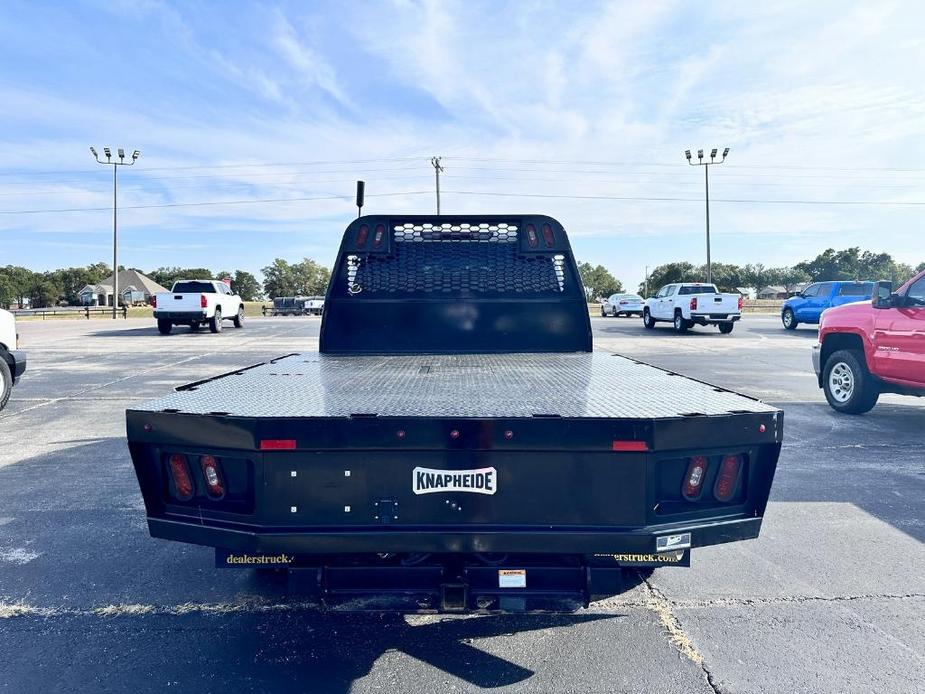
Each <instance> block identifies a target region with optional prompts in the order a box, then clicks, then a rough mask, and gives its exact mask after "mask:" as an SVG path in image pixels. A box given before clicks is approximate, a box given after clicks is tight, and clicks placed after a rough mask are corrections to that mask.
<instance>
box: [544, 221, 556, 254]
mask: <svg viewBox="0 0 925 694" xmlns="http://www.w3.org/2000/svg"><path fill="white" fill-rule="evenodd" d="M543 241H544V242H545V243H546V247H547V248H552V246H553V244H554V243H555V242H556V237H555V236H553V235H552V227H551V226H549V225H548V224H544V225H543Z"/></svg>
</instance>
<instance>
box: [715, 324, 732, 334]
mask: <svg viewBox="0 0 925 694" xmlns="http://www.w3.org/2000/svg"><path fill="white" fill-rule="evenodd" d="M734 327H735V323H720V324H719V331H720V332H721V333H722V334H723V335H728V334H729V333H731V332H732V329H733V328H734Z"/></svg>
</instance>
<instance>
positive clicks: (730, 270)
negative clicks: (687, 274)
mask: <svg viewBox="0 0 925 694" xmlns="http://www.w3.org/2000/svg"><path fill="white" fill-rule="evenodd" d="M697 274H698V275H699V276H700V277H703V278H704V279H703V280H702V281H704V282H706V277H707V266H706V265H703V266H701V267H699V268H697ZM744 278H745V272H744V271H743V270H742V268H740V267H739V266H738V265H731V264H729V263H713V284H715V285H716V288H717V289H719V290H720V291H721V292H735V291H738V289H739V287H744V286H745V280H744ZM693 281H695V282H696V281H698V280H693Z"/></svg>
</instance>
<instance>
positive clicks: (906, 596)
mask: <svg viewBox="0 0 925 694" xmlns="http://www.w3.org/2000/svg"><path fill="white" fill-rule="evenodd" d="M921 598H925V593H862V594H859V595H782V596H779V597H776V598H715V599H713V600H670V599H669V603H670V604H671V606H672V607H680V608H682V609H695V608H703V607H748V606H751V605H785V604H794V603H795V604H802V603H814V602H853V601H856V600H916V599H921Z"/></svg>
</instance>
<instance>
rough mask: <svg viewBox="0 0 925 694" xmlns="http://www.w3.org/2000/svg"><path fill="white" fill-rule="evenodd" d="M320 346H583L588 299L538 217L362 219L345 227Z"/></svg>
mask: <svg viewBox="0 0 925 694" xmlns="http://www.w3.org/2000/svg"><path fill="white" fill-rule="evenodd" d="M320 348H321V352H326V353H334V354H364V353H365V354H409V353H415V354H440V353H460V352H462V353H488V352H494V353H500V352H588V351H591V325H590V320H589V317H588V311H587V305H586V298H585V294H584V289H583V287H582V284H581V278H580V275H579V273H578V267H577V265H576V263H575V259H574V257H573V255H572V250H571V247H570V246H569V242H568V239H567V237H566V235H565V232H564V231H563V229H562V227H561V226H560V225H559V223H558V222H556V221H555V220H554V219H552V218H550V217H545V216H541V215H522V216H517V215H512V216H503V217H502V216H458V217H447V216H441V217H430V216H408V215H403V216H400V217H399V216H394V217H389V216H368V217H361V218H360V219H357V220H356V221H354V222H353V223H352V224H351V225H350V227H348V229H347V231H346V233H345V235H344V240H343V242H342V244H341V248H340V252H339V253H338V256H337V262H336V264H335V266H334V272H333V275H332V279H331V284H330V286H329V288H328V295H327V297H326V298H325V314H324V319H323V322H322V326H321V344H320Z"/></svg>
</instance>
